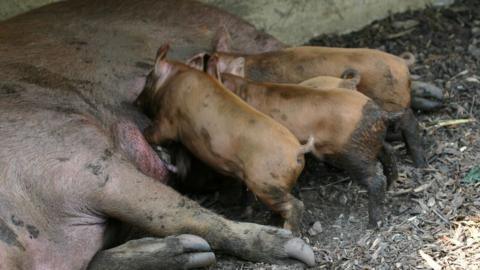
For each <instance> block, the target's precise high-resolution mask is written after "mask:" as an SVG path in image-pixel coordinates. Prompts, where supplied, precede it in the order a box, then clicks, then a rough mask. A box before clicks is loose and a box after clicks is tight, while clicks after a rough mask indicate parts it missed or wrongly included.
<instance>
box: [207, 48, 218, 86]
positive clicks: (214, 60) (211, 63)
mask: <svg viewBox="0 0 480 270" xmlns="http://www.w3.org/2000/svg"><path fill="white" fill-rule="evenodd" d="M218 63H219V62H218V55H216V54H214V55H212V56H211V57H210V59H208V66H207V73H208V74H210V76H212V77H214V78H215V79H217V80H219V81H220V79H221V78H220V70H219V68H218Z"/></svg>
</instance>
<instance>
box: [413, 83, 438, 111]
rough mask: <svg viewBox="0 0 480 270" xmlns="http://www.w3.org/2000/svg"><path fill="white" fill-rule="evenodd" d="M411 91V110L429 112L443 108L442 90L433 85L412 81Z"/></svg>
mask: <svg viewBox="0 0 480 270" xmlns="http://www.w3.org/2000/svg"><path fill="white" fill-rule="evenodd" d="M411 89H412V90H411V91H412V104H411V107H412V108H413V109H415V110H422V111H426V112H429V111H434V110H438V109H439V108H441V107H442V106H443V90H442V89H440V88H438V87H436V86H435V85H432V84H429V83H425V82H420V81H413V82H412V86H411Z"/></svg>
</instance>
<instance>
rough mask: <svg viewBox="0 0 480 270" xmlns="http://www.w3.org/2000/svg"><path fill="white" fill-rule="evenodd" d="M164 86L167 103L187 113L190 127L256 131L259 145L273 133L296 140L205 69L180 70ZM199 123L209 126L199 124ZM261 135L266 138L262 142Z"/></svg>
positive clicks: (222, 131) (225, 131) (235, 133)
mask: <svg viewBox="0 0 480 270" xmlns="http://www.w3.org/2000/svg"><path fill="white" fill-rule="evenodd" d="M166 87H168V90H167V91H168V92H170V94H169V96H170V97H169V100H168V101H167V104H168V105H169V106H172V109H174V110H175V111H176V112H177V113H180V114H183V115H188V116H189V117H190V118H191V119H190V121H188V124H189V125H191V127H192V128H197V129H201V128H204V129H207V130H210V131H211V132H210V133H214V132H215V131H216V130H217V134H219V135H220V134H224V135H225V136H231V138H234V137H240V139H242V138H247V137H251V136H252V133H255V134H256V136H255V137H256V139H257V140H258V144H259V145H262V144H266V143H268V144H267V145H271V141H269V140H271V139H272V137H273V136H275V138H276V139H277V140H286V141H288V142H289V143H293V144H297V145H298V144H299V143H298V140H297V139H296V138H295V137H294V136H293V134H291V132H290V131H289V130H288V129H287V128H285V127H284V126H282V125H280V124H279V123H277V122H276V121H274V120H273V119H271V118H270V117H269V116H267V115H265V114H264V113H262V112H260V111H258V110H256V109H254V108H253V107H251V106H250V105H248V104H247V103H246V102H245V101H243V100H242V99H241V98H239V97H238V96H236V95H235V94H233V93H231V92H230V91H229V90H228V89H226V88H225V87H224V86H223V85H221V84H220V83H219V82H218V81H217V80H215V79H214V78H212V77H211V76H209V75H208V74H206V73H203V72H200V71H197V70H194V69H189V70H185V71H182V72H181V73H179V74H178V75H177V76H175V78H173V79H172V80H171V82H170V83H169V84H168V85H167V86H166ZM173 107H175V108H173ZM198 119H200V121H197V120H198ZM198 123H202V124H203V125H205V124H207V125H208V126H202V127H199V126H197V125H198ZM245 133H248V134H245ZM263 138H265V139H266V141H265V142H261V140H262V139H263Z"/></svg>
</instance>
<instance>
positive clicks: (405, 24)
mask: <svg viewBox="0 0 480 270" xmlns="http://www.w3.org/2000/svg"><path fill="white" fill-rule="evenodd" d="M418 24H419V22H418V21H417V20H406V21H397V22H394V23H392V26H393V27H395V28H397V29H410V28H412V27H415V26H417V25H418Z"/></svg>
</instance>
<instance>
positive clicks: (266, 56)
mask: <svg viewBox="0 0 480 270" xmlns="http://www.w3.org/2000/svg"><path fill="white" fill-rule="evenodd" d="M219 42H220V43H221V42H222V39H220V41H219ZM218 48H221V50H219V49H218ZM226 51H228V46H226V45H225V44H219V45H217V53H216V55H218V58H219V68H220V69H221V72H222V73H232V74H235V75H238V76H241V77H245V78H248V79H250V80H253V81H257V82H274V83H294V84H298V83H302V82H304V81H306V80H309V79H312V78H314V77H317V76H333V77H341V75H342V73H343V72H345V70H348V69H354V70H357V71H358V72H359V74H360V76H361V80H360V82H359V83H358V85H357V90H358V91H360V92H361V93H363V94H365V95H366V96H368V97H370V98H371V99H372V100H373V101H375V103H377V104H378V105H379V106H380V107H381V108H382V109H384V110H385V111H388V112H403V113H404V115H403V117H402V118H401V119H399V121H398V122H397V123H395V126H394V128H395V129H398V130H400V132H401V133H402V136H403V139H404V140H405V142H406V144H407V148H408V151H409V153H410V155H411V156H412V160H413V162H414V164H415V166H417V167H425V166H426V165H427V163H426V158H425V153H424V150H423V146H422V143H421V138H420V137H419V130H418V129H419V127H418V123H417V120H416V119H415V116H414V115H413V112H412V110H411V109H410V103H411V93H410V84H411V82H410V72H409V68H408V66H409V65H410V64H412V63H413V61H414V60H413V56H411V57H406V56H403V57H398V56H395V55H392V54H389V53H385V52H382V51H379V50H374V49H347V48H329V47H313V46H303V47H292V48H287V49H282V50H278V51H270V52H265V53H259V54H238V53H230V52H226ZM239 58H240V59H241V58H243V59H244V60H239ZM240 65H241V66H243V67H242V68H239V67H238V66H240ZM239 70H240V71H241V72H238V71H239ZM392 127H393V125H392Z"/></svg>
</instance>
